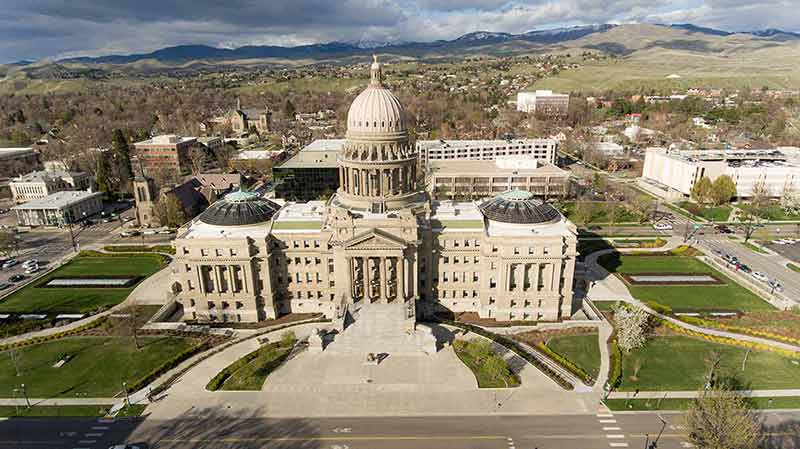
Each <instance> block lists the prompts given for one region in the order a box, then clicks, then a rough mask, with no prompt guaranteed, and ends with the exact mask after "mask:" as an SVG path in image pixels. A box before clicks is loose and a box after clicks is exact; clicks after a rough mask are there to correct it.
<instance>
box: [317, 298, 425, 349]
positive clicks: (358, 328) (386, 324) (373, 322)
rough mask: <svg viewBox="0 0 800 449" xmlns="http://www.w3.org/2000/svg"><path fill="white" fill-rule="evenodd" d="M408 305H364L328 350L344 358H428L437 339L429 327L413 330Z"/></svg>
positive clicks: (355, 312)
mask: <svg viewBox="0 0 800 449" xmlns="http://www.w3.org/2000/svg"><path fill="white" fill-rule="evenodd" d="M406 314H407V309H406V305H405V304H402V303H399V304H365V305H362V306H361V307H360V308H359V309H357V310H355V311H354V313H353V317H354V319H355V322H353V323H351V324H350V325H349V326H347V328H345V330H344V331H343V332H341V333H339V334H338V335H337V336H336V338H335V339H334V341H333V342H332V343H331V344H330V345H329V346H328V347H327V348H326V351H330V352H332V353H344V354H364V355H366V354H369V353H374V354H380V353H388V354H426V353H430V352H435V348H436V339H435V338H434V337H433V335H432V334H431V332H430V329H429V328H427V327H421V328H419V329H416V330H415V329H414V322H413V318H406Z"/></svg>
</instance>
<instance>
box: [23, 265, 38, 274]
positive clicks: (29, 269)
mask: <svg viewBox="0 0 800 449" xmlns="http://www.w3.org/2000/svg"><path fill="white" fill-rule="evenodd" d="M37 271H39V265H31V266H29V267H25V274H33V273H36V272H37Z"/></svg>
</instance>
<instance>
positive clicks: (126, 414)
mask: <svg viewBox="0 0 800 449" xmlns="http://www.w3.org/2000/svg"><path fill="white" fill-rule="evenodd" d="M146 408H147V406H146V405H143V404H133V405H130V406H128V407H125V408H123V409H122V410H120V411H119V413H117V415H116V417H117V418H135V417H137V416H141V415H142V413H144V409H146Z"/></svg>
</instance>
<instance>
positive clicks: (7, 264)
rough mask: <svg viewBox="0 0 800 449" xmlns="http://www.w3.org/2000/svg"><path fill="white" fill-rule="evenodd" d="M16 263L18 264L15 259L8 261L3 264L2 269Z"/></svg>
mask: <svg viewBox="0 0 800 449" xmlns="http://www.w3.org/2000/svg"><path fill="white" fill-rule="evenodd" d="M18 263H19V262H17V259H8V260H7V261H5V262H3V268H11V267H13V266H14V265H16V264H18Z"/></svg>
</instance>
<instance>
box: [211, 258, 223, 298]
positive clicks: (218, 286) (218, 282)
mask: <svg viewBox="0 0 800 449" xmlns="http://www.w3.org/2000/svg"><path fill="white" fill-rule="evenodd" d="M212 267H213V269H214V279H215V281H216V282H215V283H216V285H215V287H216V288H215V289H214V291H215V292H216V293H217V294H220V293H221V290H222V274H221V273H220V269H219V265H212Z"/></svg>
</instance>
